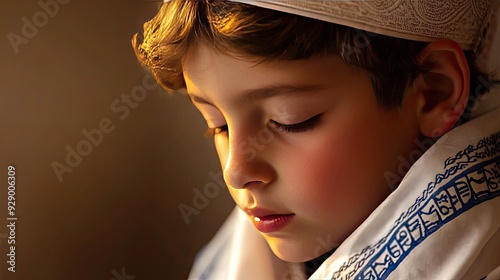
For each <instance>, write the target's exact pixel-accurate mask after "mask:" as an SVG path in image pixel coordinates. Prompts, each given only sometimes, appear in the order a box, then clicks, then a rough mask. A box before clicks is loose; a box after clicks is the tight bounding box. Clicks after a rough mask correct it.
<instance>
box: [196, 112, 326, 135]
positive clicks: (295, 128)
mask: <svg viewBox="0 0 500 280" xmlns="http://www.w3.org/2000/svg"><path fill="white" fill-rule="evenodd" d="M320 117H321V114H318V115H316V116H314V117H312V118H309V119H307V120H305V121H303V122H300V123H295V124H282V123H279V122H277V121H274V120H270V122H271V123H272V124H273V126H274V128H275V129H276V130H278V131H282V132H285V133H299V132H305V131H308V130H311V129H313V128H314V127H315V126H316V125H317V124H318V123H319V121H320ZM227 131H228V127H227V124H226V125H223V126H219V127H214V128H211V127H209V128H208V129H207V131H206V132H205V136H211V137H213V136H215V135H219V134H222V133H225V132H227Z"/></svg>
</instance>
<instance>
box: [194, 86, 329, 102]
mask: <svg viewBox="0 0 500 280" xmlns="http://www.w3.org/2000/svg"><path fill="white" fill-rule="evenodd" d="M322 88H323V87H322V86H319V85H302V86H296V85H279V86H270V87H263V88H257V89H249V90H245V91H243V93H242V95H243V99H250V100H254V101H259V100H263V99H268V98H271V97H277V96H289V95H293V94H298V93H303V92H308V91H315V90H319V89H322ZM188 96H189V98H190V99H191V101H192V102H196V103H199V104H208V105H212V106H214V105H213V104H212V103H210V102H209V101H207V100H206V99H204V98H202V97H199V96H197V95H193V94H192V93H188Z"/></svg>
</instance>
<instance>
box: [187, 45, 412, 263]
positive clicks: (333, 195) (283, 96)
mask: <svg viewBox="0 0 500 280" xmlns="http://www.w3.org/2000/svg"><path fill="white" fill-rule="evenodd" d="M183 66H184V78H185V80H186V84H187V91H188V92H189V94H191V95H192V96H196V97H194V98H192V99H193V102H194V104H195V105H196V107H197V108H198V109H199V110H200V112H201V113H202V114H203V116H204V117H205V119H206V120H207V124H208V126H209V127H210V128H213V129H217V130H214V131H215V132H216V133H215V135H214V137H215V145H216V148H217V151H218V155H219V158H220V161H221V165H222V168H223V170H224V178H225V181H226V183H227V185H228V186H229V191H230V193H231V195H232V196H233V198H234V200H235V201H236V203H237V204H238V206H239V207H241V208H242V209H244V210H245V211H247V213H248V215H249V218H250V219H251V221H252V222H253V223H254V224H255V225H256V228H257V229H258V230H259V231H261V232H262V235H263V236H264V238H265V239H266V240H267V241H268V243H269V245H270V246H271V248H272V250H273V251H274V253H275V254H276V255H277V256H278V257H280V258H282V259H283V260H286V261H290V262H300V261H305V260H309V259H312V258H314V257H316V256H318V255H321V254H323V253H325V252H326V251H328V250H330V249H332V248H333V247H335V246H336V245H338V244H339V243H341V242H342V241H343V240H344V239H345V238H346V237H347V236H348V235H349V234H350V233H351V232H352V231H353V230H354V229H355V228H356V227H358V226H359V225H360V223H361V222H362V221H363V220H364V219H365V218H366V217H367V216H368V215H369V214H370V213H371V212H372V211H373V210H374V209H375V208H376V207H377V206H378V205H379V204H380V203H381V202H382V201H383V200H384V199H385V198H386V197H387V195H389V193H390V192H391V188H390V186H389V185H388V183H387V182H386V180H385V178H384V173H385V172H388V171H395V170H396V167H397V163H398V156H399V155H406V154H408V153H409V151H410V150H411V149H412V148H413V141H414V140H415V138H416V137H417V135H418V128H417V123H416V116H415V115H416V113H415V112H416V110H414V106H415V102H414V98H412V95H409V96H408V98H407V99H406V101H405V104H404V105H403V111H402V113H398V112H396V111H394V112H387V111H384V110H383V109H381V108H380V107H379V105H378V104H377V102H376V100H375V95H374V93H373V91H372V87H371V83H370V79H369V77H368V74H367V73H366V72H365V71H364V70H361V69H359V68H356V67H353V66H350V65H347V64H345V63H344V62H342V60H341V59H340V58H338V57H336V56H317V57H313V58H310V59H306V60H297V61H274V62H267V63H261V64H256V63H255V62H249V61H245V60H242V59H235V58H232V57H229V56H226V55H223V54H220V53H217V52H214V51H213V50H211V49H210V48H207V47H206V46H204V45H199V46H198V47H196V48H194V49H192V50H191V52H190V53H189V55H188V56H187V57H186V59H185V61H184V65H183ZM318 240H329V241H330V246H328V248H323V247H324V246H323V247H321V246H320V247H318V246H319V243H318ZM318 248H319V249H318Z"/></svg>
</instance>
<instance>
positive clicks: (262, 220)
mask: <svg viewBox="0 0 500 280" xmlns="http://www.w3.org/2000/svg"><path fill="white" fill-rule="evenodd" d="M246 212H247V213H248V214H249V215H250V216H251V217H252V221H253V224H254V226H255V228H257V230H259V231H260V232H262V233H270V232H273V231H278V230H280V229H282V228H283V227H285V226H286V225H287V224H288V223H289V222H290V221H291V220H292V218H293V217H294V216H295V214H294V213H288V214H278V213H276V212H274V211H272V210H267V209H264V208H252V209H246Z"/></svg>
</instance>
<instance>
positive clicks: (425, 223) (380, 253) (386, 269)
mask: <svg viewBox="0 0 500 280" xmlns="http://www.w3.org/2000/svg"><path fill="white" fill-rule="evenodd" d="M498 154H500V132H497V133H495V134H493V135H491V136H489V137H486V138H483V139H482V140H480V141H479V142H478V143H477V145H475V146H472V145H469V146H468V147H467V148H466V149H464V150H462V151H460V152H458V153H457V154H456V155H455V157H450V158H448V159H447V160H446V161H445V162H444V169H445V172H444V173H443V174H437V175H436V177H435V180H434V181H433V182H431V183H429V184H428V185H427V188H426V189H425V190H424V191H423V192H422V194H421V195H420V196H419V197H418V198H417V199H416V201H415V203H414V204H413V205H412V206H411V207H410V208H409V209H408V210H407V211H406V212H405V213H403V214H402V215H401V216H400V217H399V218H398V219H397V220H396V222H395V224H394V226H393V227H392V228H391V230H390V231H389V233H388V235H386V236H385V237H384V238H382V239H381V240H380V241H379V242H377V244H375V245H373V246H367V247H365V248H364V249H363V250H361V252H360V253H357V254H355V255H353V256H352V257H350V258H349V260H348V261H347V262H345V263H344V264H343V265H342V266H341V267H340V268H339V270H338V271H336V272H335V273H333V277H332V280H342V279H351V278H352V277H354V276H355V275H357V276H356V279H373V280H375V279H383V278H385V277H387V275H389V273H390V272H392V271H393V270H394V269H395V268H396V267H397V266H398V265H399V263H400V262H401V261H402V260H403V259H404V258H405V257H406V255H408V253H410V251H411V250H413V249H414V248H415V247H416V246H418V244H420V243H421V242H422V241H423V240H424V239H425V238H427V237H428V236H429V235H430V234H432V233H433V232H435V231H436V230H437V229H439V228H440V227H442V226H443V225H444V224H446V223H447V222H449V221H451V220H453V218H455V217H456V216H458V215H459V214H461V213H463V212H465V211H467V210H469V209H470V208H472V207H474V206H475V205H478V204H480V203H482V202H484V201H486V200H489V199H492V198H494V197H497V196H500V187H499V186H500V156H497V155H498ZM494 156H497V157H496V158H494V159H490V160H488V161H484V162H481V163H479V164H476V165H472V164H474V163H476V162H478V161H479V160H480V159H486V158H493V157H494ZM471 165H472V167H470V166H471ZM468 167H470V168H469V169H467V170H465V169H466V168H468ZM463 170H465V171H463ZM459 171H463V172H462V173H461V174H460V175H457V176H455V178H453V179H452V180H451V181H449V182H448V183H446V184H445V185H444V186H442V187H440V188H439V189H438V190H437V191H436V193H434V194H433V192H434V190H435V188H436V186H437V185H439V184H440V183H442V182H443V180H446V179H448V178H450V176H453V175H455V174H457V172H459ZM481 176H482V177H481ZM495 180H496V181H495ZM484 182H486V184H484ZM481 183H482V184H483V185H481ZM481 188H482V189H481ZM429 196H430V198H429ZM467 196H468V197H467ZM422 203H424V204H423V206H422ZM442 211H448V212H446V213H447V214H444V212H442ZM425 215H427V216H426V218H428V219H427V220H424V219H423V218H422V217H423V216H425ZM429 219H431V220H429ZM432 219H434V220H432ZM410 223H411V224H410ZM410 226H411V228H410ZM404 229H406V232H405V233H402V231H403V230H404ZM417 230H418V231H419V232H417ZM417 233H419V234H420V235H412V234H417ZM402 234H403V235H404V234H406V236H403V235H402ZM410 235H411V236H410ZM405 237H406V238H407V239H404V240H403V238H405ZM408 238H411V239H412V240H413V241H414V242H413V243H410V244H406V243H398V242H400V241H401V242H408V240H409V239H408ZM395 242H396V243H395ZM394 246H399V247H394ZM398 250H399V251H398ZM397 254H399V255H397ZM381 257H383V258H382V259H380V258H381ZM369 258H370V260H368V259H369ZM380 265H382V266H380ZM349 268H351V269H352V271H350V272H349V273H348V274H347V275H346V274H345V273H344V272H345V271H346V270H348V269H349ZM360 269H361V271H359V270H360ZM344 277H347V278H344ZM367 277H368V278H367Z"/></svg>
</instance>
